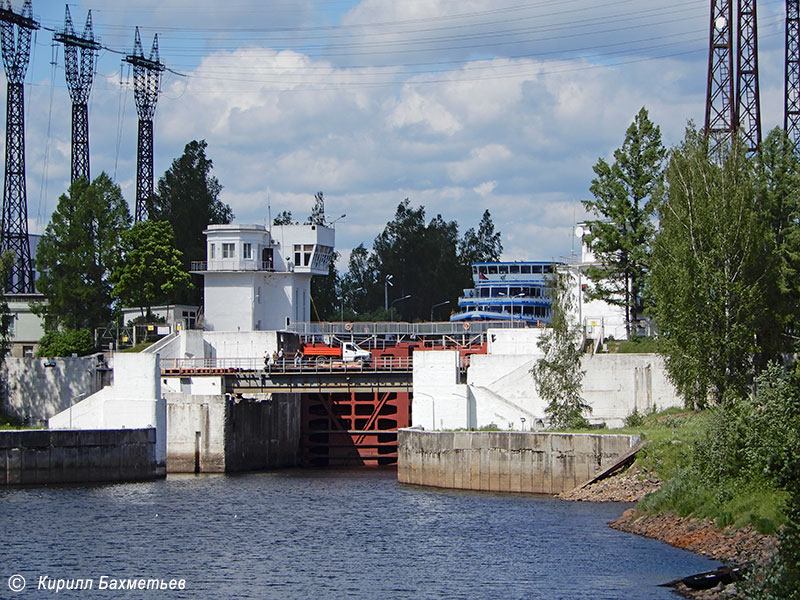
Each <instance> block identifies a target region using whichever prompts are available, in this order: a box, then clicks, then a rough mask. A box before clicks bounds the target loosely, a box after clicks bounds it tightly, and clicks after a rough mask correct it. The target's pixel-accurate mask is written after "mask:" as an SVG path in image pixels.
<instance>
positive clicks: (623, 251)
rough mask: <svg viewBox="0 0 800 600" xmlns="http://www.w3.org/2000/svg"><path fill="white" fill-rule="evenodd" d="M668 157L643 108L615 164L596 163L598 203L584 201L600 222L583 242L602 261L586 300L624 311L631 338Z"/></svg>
mask: <svg viewBox="0 0 800 600" xmlns="http://www.w3.org/2000/svg"><path fill="white" fill-rule="evenodd" d="M665 155H666V150H665V149H664V146H663V145H662V143H661V130H660V129H659V127H658V126H656V125H654V124H653V123H652V122H651V121H650V119H649V118H648V114H647V110H646V109H645V108H642V109H641V110H640V111H639V113H638V114H637V115H636V117H635V118H634V120H633V123H631V125H630V126H629V127H628V130H627V131H626V133H625V141H624V142H623V144H622V147H621V148H619V149H617V150H615V151H614V162H613V163H612V164H610V165H609V164H608V163H607V162H606V161H605V160H603V159H602V158H601V159H599V160H598V161H597V164H596V165H595V166H594V172H595V174H596V175H597V177H596V178H595V179H593V180H592V185H591V187H590V188H589V189H590V191H591V192H592V195H593V196H594V200H584V201H583V204H584V206H585V207H586V209H587V210H588V211H590V212H591V213H593V214H594V215H596V216H598V217H600V219H598V220H590V221H587V225H588V229H589V231H588V233H587V235H586V237H585V238H584V240H585V242H586V243H587V244H588V246H589V248H591V250H592V252H593V253H594V255H595V257H596V258H597V259H598V261H599V262H600V266H592V267H590V268H589V269H588V270H587V271H586V274H587V275H588V277H589V279H590V280H591V282H592V285H591V286H590V287H589V289H588V290H587V295H588V297H590V298H596V299H601V300H604V301H606V302H608V303H609V304H612V305H615V306H620V307H623V308H624V309H625V326H626V332H627V335H628V338H629V339H630V337H631V323H632V322H633V321H635V320H636V319H638V318H639V317H640V315H641V313H642V310H643V291H644V287H645V286H644V278H645V273H646V271H647V265H648V253H649V250H650V241H651V239H652V236H653V215H654V212H655V205H654V203H653V202H652V195H653V192H654V190H655V189H656V188H657V187H658V185H659V184H660V183H661V181H662V173H663V171H662V162H663V160H664V156H665Z"/></svg>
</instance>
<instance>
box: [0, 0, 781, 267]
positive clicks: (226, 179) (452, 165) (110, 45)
mask: <svg viewBox="0 0 800 600" xmlns="http://www.w3.org/2000/svg"><path fill="white" fill-rule="evenodd" d="M13 6H14V9H15V10H16V11H19V10H20V9H21V6H22V0H13ZM69 6H70V11H71V13H72V18H73V21H74V22H75V28H76V31H77V33H79V34H80V33H81V32H82V30H83V23H84V21H85V19H86V15H87V11H88V10H89V9H91V10H92V17H93V20H94V29H95V35H96V36H97V37H99V38H100V41H101V42H102V44H103V45H104V46H105V47H106V49H105V50H103V51H102V52H101V53H100V55H99V58H98V63H97V69H96V71H97V72H96V76H95V80H94V87H93V91H92V97H91V104H90V108H89V111H90V114H89V120H90V146H91V168H92V175H93V176H96V175H98V174H99V173H100V172H101V171H106V172H107V173H109V174H110V175H111V176H112V177H113V178H114V179H115V181H117V182H118V183H119V184H120V185H121V186H122V189H123V193H124V194H125V197H126V198H127V199H128V201H129V202H130V203H133V202H134V198H135V178H136V131H137V115H136V109H135V105H134V99H133V89H132V76H131V73H130V72H129V68H128V67H127V65H125V66H124V67H123V66H122V62H121V59H122V58H123V55H124V54H125V53H130V52H131V50H132V47H133V38H134V27H135V26H139V28H140V30H141V33H142V40H143V44H144V46H145V54H148V53H149V49H150V46H151V44H152V40H153V36H154V35H155V34H156V33H157V34H158V39H159V46H160V58H161V61H162V62H163V63H164V64H165V65H166V66H167V67H168V68H169V69H171V71H167V72H165V74H164V77H163V80H162V94H161V96H160V98H159V100H158V108H157V113H156V118H155V136H154V138H155V165H154V168H155V173H156V177H157V178H158V177H159V176H161V174H163V173H164V171H165V170H166V169H168V168H169V166H170V164H171V162H172V160H173V159H174V158H176V157H178V156H180V154H181V153H182V151H183V147H184V145H185V144H186V143H187V142H189V141H191V140H193V139H198V140H199V139H205V140H206V141H207V142H208V150H207V152H208V156H209V157H210V158H211V159H212V160H213V162H214V174H215V175H216V177H217V178H218V179H219V181H220V183H221V184H222V185H223V186H224V190H223V192H222V196H221V198H222V200H223V201H224V202H227V203H228V204H230V205H231V207H232V208H233V211H234V213H235V215H236V220H237V221H239V222H248V223H265V222H266V221H267V215H268V211H270V210H271V214H272V215H273V216H274V215H276V214H277V213H278V212H280V211H282V210H291V211H292V212H293V213H294V215H295V217H296V218H299V219H300V220H304V219H305V217H306V216H307V215H308V214H309V212H310V210H311V206H312V204H313V196H314V193H315V192H317V191H323V192H324V194H325V199H326V212H327V214H328V216H329V218H330V219H335V218H337V217H339V216H340V215H343V214H344V215H346V217H344V218H343V219H341V220H339V221H338V222H337V223H336V232H337V246H338V247H339V249H340V250H341V251H343V252H344V254H345V256H347V254H348V253H349V249H350V248H353V247H354V246H356V245H358V244H359V243H361V242H363V243H365V245H367V246H368V247H371V245H372V241H373V239H374V238H375V236H376V235H377V234H378V233H380V231H381V230H382V229H383V227H384V226H385V224H386V222H387V221H389V220H391V219H392V217H393V215H394V212H395V209H396V207H397V205H398V203H399V202H401V201H402V200H403V199H404V198H409V199H410V200H411V202H412V204H413V205H414V206H419V205H422V206H424V207H425V210H426V214H427V216H428V218H432V217H434V216H435V215H436V214H437V213H440V214H441V215H442V216H443V217H444V218H445V219H447V220H456V221H458V223H459V226H460V231H461V232H462V233H463V231H464V230H465V229H467V228H469V227H476V226H477V224H478V222H479V220H480V217H481V214H482V213H483V211H484V209H486V208H488V209H489V210H490V211H491V213H492V217H493V220H494V223H495V226H496V228H497V229H498V230H499V231H501V232H502V236H503V245H504V247H505V252H504V258H505V259H508V260H522V259H551V258H555V259H557V258H559V257H561V256H564V255H568V254H569V253H570V252H571V250H572V249H573V236H572V230H573V223H574V221H575V220H580V219H581V218H582V217H583V216H584V214H583V210H582V207H581V204H580V200H581V199H584V198H587V197H588V195H589V192H588V188H589V184H590V181H591V179H592V176H593V173H592V165H593V164H594V163H595V162H596V161H597V159H598V157H601V156H602V157H606V158H609V157H610V156H611V154H612V153H613V151H614V149H615V148H617V147H618V146H619V145H620V144H621V143H622V140H623V138H624V133H625V129H626V128H627V126H628V124H629V123H630V122H631V120H632V119H633V117H634V115H635V114H636V112H637V111H638V110H639V108H641V107H642V106H645V107H647V109H648V110H649V111H650V116H651V119H652V120H653V121H655V122H656V123H657V124H658V125H660V126H661V130H662V134H663V137H664V141H665V143H666V144H668V145H672V144H674V143H676V142H678V141H679V140H680V139H681V137H682V135H683V130H684V128H685V126H686V123H687V121H688V120H690V119H691V120H694V121H695V122H697V123H699V124H702V121H703V115H704V103H705V86H706V77H707V75H706V69H707V60H708V18H709V16H708V15H709V0H676V1H675V2H670V3H666V2H663V1H656V0H607V1H602V0H601V1H598V0H569V1H567V0H534V1H532V2H526V1H525V0H402V1H398V0H363V1H361V2H358V1H355V0H354V1H346V0H271V1H269V2H264V1H263V0H227V1H225V2H220V1H219V0H138V1H137V2H135V3H134V2H119V0H89V1H87V2H84V1H80V2H77V3H74V2H73V3H70V5H69ZM784 6H785V4H784V2H783V1H778V0H762V1H761V2H759V4H758V11H759V50H760V53H759V61H760V76H761V81H760V85H761V103H762V104H761V106H762V119H763V127H764V131H765V132H766V131H767V130H769V129H770V128H772V127H774V126H775V125H778V124H781V123H782V120H783V101H782V93H783V91H782V88H783V28H784V12H783V11H784V10H785V9H784ZM64 7H65V5H64V4H61V3H58V2H54V1H52V0H48V1H47V2H45V1H43V0H34V4H33V9H34V16H35V18H36V19H37V20H39V21H40V23H41V25H42V29H41V30H40V31H38V32H37V34H36V37H35V43H34V46H33V50H32V55H31V65H30V68H29V70H28V76H27V79H26V82H27V85H26V89H25V101H26V108H25V110H26V120H27V121H26V127H27V133H26V148H27V177H28V180H27V181H28V188H27V189H28V213H29V217H30V222H31V230H32V232H40V231H42V230H43V229H44V227H45V226H46V224H47V222H48V221H49V218H50V214H51V213H52V211H53V209H54V208H55V206H56V202H57V198H58V196H59V194H61V193H63V192H64V191H65V190H66V188H67V187H68V184H69V171H70V119H71V101H70V98H69V94H68V91H67V88H66V82H65V74H64V61H63V48H61V47H57V46H55V47H54V46H53V45H52V30H60V29H62V28H63V23H64ZM0 143H2V141H0ZM196 258H201V257H196Z"/></svg>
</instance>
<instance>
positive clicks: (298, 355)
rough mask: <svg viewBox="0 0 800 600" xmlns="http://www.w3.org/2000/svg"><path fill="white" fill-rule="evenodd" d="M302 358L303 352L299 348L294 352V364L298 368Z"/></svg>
mask: <svg viewBox="0 0 800 600" xmlns="http://www.w3.org/2000/svg"><path fill="white" fill-rule="evenodd" d="M301 360H303V353H302V352H300V348H298V349H297V351H296V352H295V353H294V366H295V367H296V368H298V369H299V368H300V361H301Z"/></svg>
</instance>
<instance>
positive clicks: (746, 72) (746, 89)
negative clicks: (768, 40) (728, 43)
mask: <svg viewBox="0 0 800 600" xmlns="http://www.w3.org/2000/svg"><path fill="white" fill-rule="evenodd" d="M738 24H739V27H738V30H737V35H736V120H735V123H736V127H737V128H738V131H739V134H740V135H741V136H742V139H743V140H744V143H745V145H746V146H747V149H748V150H749V151H750V152H755V151H756V150H758V147H759V146H760V145H761V101H760V100H759V94H758V35H757V32H758V28H757V26H756V0H739V19H738Z"/></svg>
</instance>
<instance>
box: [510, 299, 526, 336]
mask: <svg viewBox="0 0 800 600" xmlns="http://www.w3.org/2000/svg"><path fill="white" fill-rule="evenodd" d="M524 295H525V294H523V293H522V292H520V293H519V294H514V295H513V296H511V327H512V328H513V327H514V298H522V297H523V296H524Z"/></svg>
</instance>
